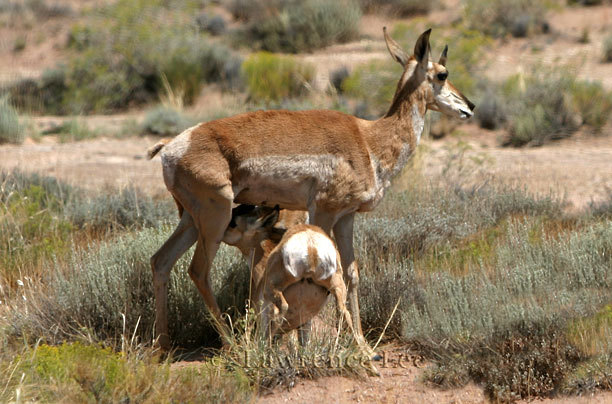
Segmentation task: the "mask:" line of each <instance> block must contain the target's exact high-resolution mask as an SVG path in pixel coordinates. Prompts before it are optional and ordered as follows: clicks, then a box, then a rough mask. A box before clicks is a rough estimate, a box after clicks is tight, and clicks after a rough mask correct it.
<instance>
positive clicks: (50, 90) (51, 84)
mask: <svg viewBox="0 0 612 404" xmlns="http://www.w3.org/2000/svg"><path fill="white" fill-rule="evenodd" d="M66 74H67V68H66V66H64V65H58V66H56V67H55V68H53V69H45V70H43V73H42V75H41V77H40V79H37V80H35V79H21V80H18V81H16V82H14V83H11V84H8V85H7V86H5V88H4V89H3V90H4V91H6V92H7V93H8V94H9V96H10V99H11V100H12V101H13V104H14V105H15V107H16V108H18V109H19V110H21V111H30V112H39V113H50V114H55V115H62V114H65V113H67V109H66V107H65V105H64V104H63V102H64V96H65V93H66V90H67V89H68V87H67V83H66Z"/></svg>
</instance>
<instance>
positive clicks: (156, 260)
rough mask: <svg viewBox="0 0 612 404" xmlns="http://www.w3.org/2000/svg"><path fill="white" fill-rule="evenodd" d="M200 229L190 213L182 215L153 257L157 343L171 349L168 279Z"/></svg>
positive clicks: (194, 240)
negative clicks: (196, 226) (172, 231)
mask: <svg viewBox="0 0 612 404" xmlns="http://www.w3.org/2000/svg"><path fill="white" fill-rule="evenodd" d="M197 238H198V231H197V229H196V228H195V226H194V224H193V220H192V219H191V216H190V215H189V214H188V213H183V214H182V215H181V220H180V222H179V224H178V226H177V227H176V229H175V230H174V233H172V235H171V236H170V237H169V238H168V240H166V242H165V243H164V245H162V246H161V248H160V249H159V250H158V251H157V252H156V253H155V254H154V255H153V256H152V257H151V270H152V271H153V289H154V292H155V338H157V345H158V346H159V347H160V348H162V349H164V350H168V349H170V337H169V334H168V281H169V279H170V271H171V270H172V267H173V266H174V264H175V263H176V261H177V260H178V259H179V258H180V257H181V256H182V255H183V254H185V252H186V251H187V250H188V249H189V247H191V246H192V245H193V243H195V242H196V240H197Z"/></svg>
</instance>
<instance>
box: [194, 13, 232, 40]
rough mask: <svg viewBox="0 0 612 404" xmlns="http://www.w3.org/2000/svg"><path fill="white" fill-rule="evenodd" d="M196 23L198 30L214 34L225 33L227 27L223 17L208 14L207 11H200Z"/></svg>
mask: <svg viewBox="0 0 612 404" xmlns="http://www.w3.org/2000/svg"><path fill="white" fill-rule="evenodd" d="M196 24H197V25H198V28H199V29H200V30H202V31H204V32H208V33H209V34H211V35H215V36H217V35H221V34H223V33H225V30H226V29H227V24H226V23H225V20H224V19H223V17H221V16H220V15H214V16H210V15H209V14H208V13H200V14H199V15H198V16H197V17H196Z"/></svg>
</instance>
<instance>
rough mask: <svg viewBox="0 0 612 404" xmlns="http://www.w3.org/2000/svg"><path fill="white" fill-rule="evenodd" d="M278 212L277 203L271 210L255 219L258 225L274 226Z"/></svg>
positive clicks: (264, 226)
mask: <svg viewBox="0 0 612 404" xmlns="http://www.w3.org/2000/svg"><path fill="white" fill-rule="evenodd" d="M279 213H280V209H279V207H278V205H276V206H275V207H274V209H272V211H271V212H269V213H266V214H265V215H263V216H262V217H260V218H259V219H258V220H257V221H258V222H259V227H263V228H268V227H272V226H274V225H275V224H276V222H278V215H279Z"/></svg>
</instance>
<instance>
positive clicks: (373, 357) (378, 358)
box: [372, 354, 383, 362]
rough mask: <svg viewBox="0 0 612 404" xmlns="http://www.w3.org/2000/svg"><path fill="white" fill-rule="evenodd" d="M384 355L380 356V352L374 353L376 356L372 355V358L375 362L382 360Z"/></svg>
mask: <svg viewBox="0 0 612 404" xmlns="http://www.w3.org/2000/svg"><path fill="white" fill-rule="evenodd" d="M382 358H383V357H382V356H380V355H379V354H374V356H372V360H373V361H374V362H380V361H381V360H382Z"/></svg>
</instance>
